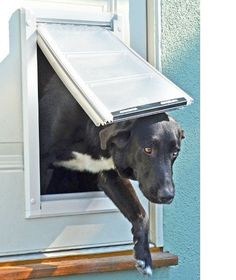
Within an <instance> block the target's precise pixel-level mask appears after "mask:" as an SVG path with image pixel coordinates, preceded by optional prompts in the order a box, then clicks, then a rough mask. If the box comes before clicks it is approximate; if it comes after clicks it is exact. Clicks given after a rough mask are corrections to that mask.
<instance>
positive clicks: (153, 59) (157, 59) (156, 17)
mask: <svg viewBox="0 0 236 280" xmlns="http://www.w3.org/2000/svg"><path fill="white" fill-rule="evenodd" d="M146 9H147V12H146V15H147V60H148V62H149V63H150V64H152V65H153V67H155V68H156V69H157V70H158V71H160V72H161V70H162V67H161V0H146ZM149 216H150V226H149V229H150V241H151V242H153V243H155V244H156V246H163V245H164V236H163V205H156V204H153V203H151V202H149Z"/></svg>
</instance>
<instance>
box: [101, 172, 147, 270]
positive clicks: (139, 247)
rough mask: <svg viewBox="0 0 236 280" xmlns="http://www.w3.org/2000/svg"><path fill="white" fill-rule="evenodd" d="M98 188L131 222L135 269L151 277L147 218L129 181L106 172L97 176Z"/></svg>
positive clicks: (115, 173)
mask: <svg viewBox="0 0 236 280" xmlns="http://www.w3.org/2000/svg"><path fill="white" fill-rule="evenodd" d="M99 187H100V188H101V189H102V190H103V191H104V192H105V194H106V195H107V196H108V197H109V198H110V199H111V200H112V201H113V202H114V204H115V205H116V206H117V207H118V208H119V209H120V211H121V213H122V214H123V215H124V216H125V217H126V218H127V219H128V220H129V221H130V222H131V224H132V233H133V241H134V244H135V245H134V253H135V258H136V267H137V269H138V270H139V271H140V272H141V273H142V274H145V275H151V274H152V259H151V254H150V250H149V242H148V233H149V222H148V217H147V214H146V212H145V210H144V209H143V207H142V205H141V203H140V201H139V199H138V197H137V195H136V193H135V191H134V189H133V186H132V185H131V183H130V181H129V180H127V179H123V178H121V177H120V176H119V175H118V173H117V172H115V171H107V172H103V173H101V174H100V175H99Z"/></svg>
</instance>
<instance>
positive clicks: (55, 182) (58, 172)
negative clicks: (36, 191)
mask: <svg viewBox="0 0 236 280" xmlns="http://www.w3.org/2000/svg"><path fill="white" fill-rule="evenodd" d="M37 54H38V55H37V59H38V61H37V62H38V92H39V95H40V94H42V92H43V91H42V90H41V88H42V86H43V85H45V84H46V83H47V82H48V81H49V80H50V78H51V76H52V75H54V74H55V71H54V70H53V68H52V67H51V65H50V64H49V62H48V61H47V59H46V57H45V56H44V55H43V53H42V51H41V49H40V48H39V47H38V48H37ZM48 69H49V70H50V71H48ZM39 110H40V108H39ZM39 138H40V137H39ZM47 177H48V188H47V193H46V194H61V193H78V192H91V191H99V188H98V185H97V184H98V180H97V179H98V178H97V174H92V173H89V172H79V171H72V170H69V169H66V168H63V167H55V166H51V167H50V169H49V170H48V172H47Z"/></svg>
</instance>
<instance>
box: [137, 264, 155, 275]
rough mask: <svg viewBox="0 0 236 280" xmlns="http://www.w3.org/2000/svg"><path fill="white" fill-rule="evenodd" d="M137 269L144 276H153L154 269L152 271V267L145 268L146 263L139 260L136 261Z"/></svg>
mask: <svg viewBox="0 0 236 280" xmlns="http://www.w3.org/2000/svg"><path fill="white" fill-rule="evenodd" d="M136 268H137V270H138V271H139V272H140V273H142V274H143V275H147V276H152V269H151V267H150V266H149V265H148V266H146V267H145V262H144V261H142V260H137V261H136Z"/></svg>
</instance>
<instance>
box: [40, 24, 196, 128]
mask: <svg viewBox="0 0 236 280" xmlns="http://www.w3.org/2000/svg"><path fill="white" fill-rule="evenodd" d="M38 44H39V46H40V48H41V49H42V51H43V53H44V54H45V56H46V57H47V59H48V60H49V62H50V64H51V65H52V66H53V68H54V70H55V71H56V73H57V74H58V76H59V77H60V79H61V80H62V81H63V82H64V84H65V86H66V87H67V88H68V90H69V91H70V92H71V94H72V95H73V96H74V98H75V99H76V100H77V101H78V102H79V104H80V105H81V106H82V108H83V109H84V110H85V111H86V113H87V114H88V115H89V117H90V118H91V119H92V120H93V122H94V123H95V125H97V126H99V125H104V124H107V123H112V122H118V121H121V120H126V119H130V118H137V117H141V116H146V115H151V114H155V113H159V112H163V111H169V110H173V109H176V108H181V107H183V106H185V105H188V104H191V102H192V98H191V97H190V96H188V95H187V94H186V93H185V92H183V91H182V90H181V89H180V88H178V87H177V86H176V85H175V84H173V83H172V82H171V81H169V80H168V79H167V78H166V77H164V76H163V75H162V74H161V73H160V72H158V71H157V70H156V69H155V68H153V67H152V66H151V65H150V64H149V63H147V62H146V61H145V60H144V59H142V58H141V57H140V56H139V55H138V54H137V53H135V52H134V51H133V50H131V49H130V48H129V47H127V46H126V45H125V44H124V43H122V42H121V41H120V40H119V39H118V38H117V37H116V36H115V35H114V33H113V32H112V31H111V30H109V28H105V27H100V26H87V25H79V24H65V23H64V24H55V23H39V24H38Z"/></svg>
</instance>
